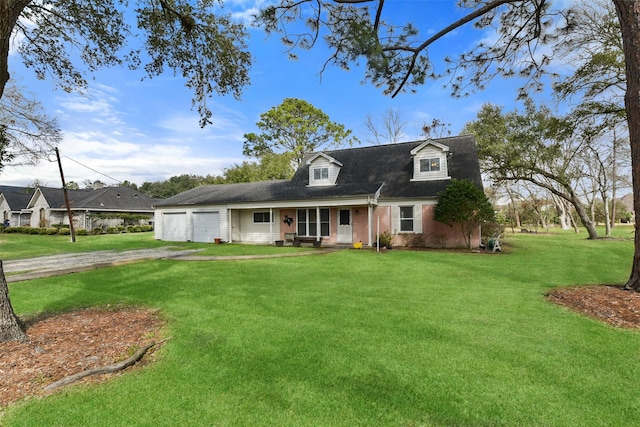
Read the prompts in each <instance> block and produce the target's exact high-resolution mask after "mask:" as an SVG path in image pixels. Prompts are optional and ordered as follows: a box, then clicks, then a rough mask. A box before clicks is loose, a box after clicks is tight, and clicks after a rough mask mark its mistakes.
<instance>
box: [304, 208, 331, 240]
mask: <svg viewBox="0 0 640 427" xmlns="http://www.w3.org/2000/svg"><path fill="white" fill-rule="evenodd" d="M300 211H304V212H305V220H304V222H303V221H300V214H299V212H300ZM311 212H313V213H314V214H315V213H316V208H309V209H298V210H296V233H300V228H299V226H300V223H303V224H304V226H305V230H306V234H298V235H299V236H303V237H316V236H317V235H316V234H309V229H310V225H311V224H315V226H316V232H317V230H318V226H320V237H331V210H330V209H329V208H320V217H319V218H316V220H315V222H312V221H311V220H310V217H311V215H310V213H311ZM323 212H326V213H327V214H328V215H327V220H326V221H323V220H322V213H323ZM322 224H326V225H327V227H326V228H327V233H326V234H323V233H322Z"/></svg>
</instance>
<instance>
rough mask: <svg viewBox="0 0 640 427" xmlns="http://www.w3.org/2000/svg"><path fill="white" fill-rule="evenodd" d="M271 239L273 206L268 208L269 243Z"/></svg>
mask: <svg viewBox="0 0 640 427" xmlns="http://www.w3.org/2000/svg"><path fill="white" fill-rule="evenodd" d="M273 240H274V238H273V208H269V243H271V242H273Z"/></svg>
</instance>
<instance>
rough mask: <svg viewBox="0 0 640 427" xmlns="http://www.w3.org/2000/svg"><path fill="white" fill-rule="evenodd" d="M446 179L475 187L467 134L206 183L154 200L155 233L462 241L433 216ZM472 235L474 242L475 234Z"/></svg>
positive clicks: (476, 169) (185, 237)
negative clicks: (280, 173)
mask: <svg viewBox="0 0 640 427" xmlns="http://www.w3.org/2000/svg"><path fill="white" fill-rule="evenodd" d="M452 178H456V179H465V180H469V181H471V182H473V183H474V184H476V185H477V186H478V187H479V188H482V180H481V176H480V166H479V162H478V153H477V148H476V143H475V140H474V138H473V136H470V135H464V136H457V137H450V138H441V139H433V140H431V139H429V140H422V141H414V142H406V143H398V144H389V145H377V146H369V147H358V148H348V149H342V150H330V151H322V152H316V153H311V154H308V155H306V156H305V158H304V159H303V161H302V163H301V164H300V166H299V168H298V170H297V171H296V173H295V175H294V176H293V178H292V179H291V180H278V181H264V182H255V183H243V184H221V185H205V186H201V187H197V188H194V189H191V190H188V191H185V192H183V193H180V194H177V195H175V196H173V197H170V198H168V199H165V200H162V201H160V202H158V203H156V205H155V206H154V207H155V219H154V222H155V229H154V230H155V237H156V239H159V240H166V241H196V242H213V241H214V240H215V239H220V240H222V241H228V242H245V243H273V242H274V241H278V240H290V239H292V238H293V237H294V236H298V237H304V238H307V239H315V240H318V241H319V240H321V239H322V244H323V245H324V244H353V243H358V242H362V243H363V245H369V246H372V245H374V244H375V241H376V236H377V235H378V234H379V233H381V232H385V231H386V232H390V233H392V234H395V235H398V234H400V235H406V234H409V235H416V236H419V237H420V238H421V239H423V241H424V244H425V245H426V246H437V247H457V246H463V245H464V241H463V238H462V234H461V233H460V231H459V230H458V229H457V228H454V227H450V226H447V225H445V224H442V223H440V222H437V221H435V220H434V219H433V208H434V206H435V205H436V203H437V195H438V193H439V192H440V191H442V190H444V189H445V188H446V187H447V185H448V184H449V183H450V182H451V179H452ZM474 238H475V242H476V244H479V243H480V236H479V233H478V235H476V236H475V237H474ZM402 240H403V239H400V238H397V239H395V241H394V243H395V244H400V245H401V244H402Z"/></svg>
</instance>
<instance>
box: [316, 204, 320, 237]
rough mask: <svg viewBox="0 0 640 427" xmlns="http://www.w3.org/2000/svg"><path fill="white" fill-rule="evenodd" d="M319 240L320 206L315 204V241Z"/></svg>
mask: <svg viewBox="0 0 640 427" xmlns="http://www.w3.org/2000/svg"><path fill="white" fill-rule="evenodd" d="M318 241H320V206H316V242H318Z"/></svg>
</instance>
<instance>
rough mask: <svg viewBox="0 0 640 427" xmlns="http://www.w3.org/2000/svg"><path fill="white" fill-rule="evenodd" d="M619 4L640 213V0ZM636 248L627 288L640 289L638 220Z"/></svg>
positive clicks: (619, 1) (636, 205)
mask: <svg viewBox="0 0 640 427" xmlns="http://www.w3.org/2000/svg"><path fill="white" fill-rule="evenodd" d="M613 4H614V5H615V7H616V12H617V14H618V19H619V20H620V29H621V30H622V44H623V49H624V58H625V66H626V75H627V92H626V94H625V97H624V104H625V107H626V110H627V123H628V124H629V141H630V143H631V178H632V181H633V209H634V211H635V213H636V216H637V215H638V214H640V79H639V78H638V76H640V0H613ZM634 244H635V250H634V254H633V265H632V267H631V275H630V277H629V280H628V281H627V284H626V285H625V288H626V289H634V290H636V291H639V292H640V221H638V220H636V223H635V239H634Z"/></svg>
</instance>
